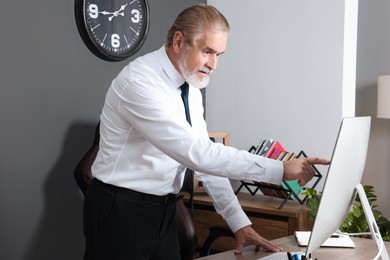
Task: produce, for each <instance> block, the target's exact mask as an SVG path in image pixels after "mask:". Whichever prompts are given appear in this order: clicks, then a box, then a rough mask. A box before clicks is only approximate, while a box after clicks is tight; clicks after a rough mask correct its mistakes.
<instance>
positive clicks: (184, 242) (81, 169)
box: [73, 122, 197, 260]
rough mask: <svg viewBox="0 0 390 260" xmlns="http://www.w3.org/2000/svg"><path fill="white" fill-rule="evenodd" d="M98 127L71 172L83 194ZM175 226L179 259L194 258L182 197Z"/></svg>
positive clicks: (193, 237)
mask: <svg viewBox="0 0 390 260" xmlns="http://www.w3.org/2000/svg"><path fill="white" fill-rule="evenodd" d="M99 128H100V122H99V123H98V124H97V126H96V128H95V138H94V140H93V143H92V146H91V147H90V148H89V150H88V151H87V153H86V154H85V155H84V156H83V157H82V158H81V160H80V161H79V163H78V164H77V166H76V168H75V169H74V172H73V174H74V178H75V180H76V183H77V185H78V186H79V188H80V190H81V192H82V193H83V194H84V195H85V194H86V192H87V190H88V186H89V184H90V183H91V180H92V178H93V177H92V171H91V166H92V164H93V162H94V161H95V159H96V155H97V153H98V151H99V140H100V132H99ZM176 227H177V232H178V237H179V243H180V255H181V259H182V260H191V259H193V258H194V256H195V252H196V245H197V235H196V230H195V226H194V223H193V221H192V217H191V214H190V213H189V211H188V209H187V207H186V206H185V205H184V202H183V200H182V199H179V200H178V201H177V203H176Z"/></svg>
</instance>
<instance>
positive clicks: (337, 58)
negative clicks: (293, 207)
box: [207, 0, 390, 218]
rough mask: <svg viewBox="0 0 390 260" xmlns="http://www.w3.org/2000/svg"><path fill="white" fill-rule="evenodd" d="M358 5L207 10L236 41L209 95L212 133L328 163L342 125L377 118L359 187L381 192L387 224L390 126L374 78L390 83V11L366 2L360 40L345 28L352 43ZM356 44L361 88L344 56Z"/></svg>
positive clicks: (305, 3) (219, 2) (254, 4)
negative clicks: (265, 142)
mask: <svg viewBox="0 0 390 260" xmlns="http://www.w3.org/2000/svg"><path fill="white" fill-rule="evenodd" d="M356 2H357V0H356V1H355V0H345V1H339V0H331V1H310V0H297V1H283V0H274V1H272V0H271V1H256V0H251V1H250V0H246V1H245V2H243V3H241V5H242V6H240V5H238V4H237V2H231V1H223V0H209V1H208V3H209V4H213V5H215V6H217V7H218V8H219V9H220V10H221V11H222V12H223V13H224V14H225V15H226V17H227V18H228V20H229V22H230V23H231V27H232V33H231V36H230V39H229V44H228V48H227V51H226V54H224V55H223V57H221V60H220V63H219V66H218V69H217V72H216V73H215V75H213V78H212V81H211V85H210V86H209V87H208V88H207V122H208V125H209V129H210V130H213V131H230V132H231V139H232V140H231V142H232V145H233V146H236V147H238V148H242V149H245V150H246V149H248V148H249V147H250V146H251V145H253V144H254V145H257V143H256V142H257V141H258V140H260V138H262V137H273V138H274V139H277V140H281V141H282V143H283V144H284V145H285V148H286V149H288V150H293V151H295V150H299V149H304V150H305V151H307V153H308V154H309V155H316V156H324V157H329V156H330V154H331V148H332V146H333V144H334V139H335V137H336V132H337V128H338V124H339V121H340V119H341V117H342V116H349V115H350V114H351V113H353V112H351V111H355V109H356V116H366V115H370V116H372V126H371V136H370V145H369V151H368V157H367V162H366V171H365V174H364V176H363V181H362V182H363V184H370V185H373V186H374V187H375V190H376V193H377V195H378V205H379V209H380V210H381V211H382V212H383V213H384V215H385V216H386V217H387V218H390V203H389V202H388V198H389V197H390V189H389V188H388V187H389V185H390V160H389V159H388V158H389V156H390V120H386V119H377V118H376V101H377V100H376V95H377V90H376V84H377V82H376V80H377V76H378V75H382V74H390V34H389V31H390V16H389V15H388V10H390V2H389V1H388V0H378V1H374V2H373V1H370V0H360V1H359V8H358V9H359V10H358V31H357V36H356V35H351V33H352V34H353V31H354V29H356V28H351V27H346V28H345V29H346V31H345V32H346V35H347V37H349V38H346V39H345V38H343V37H344V19H345V16H344V11H345V10H344V4H346V6H347V9H349V10H347V17H349V16H350V15H351V13H349V12H351V11H352V13H353V11H356V10H354V6H355V4H356ZM282 6H283V8H282ZM348 19H349V22H350V23H352V24H353V23H354V17H349V18H348ZM347 24H348V22H347ZM355 33H356V32H355ZM351 37H352V38H354V37H355V38H356V37H357V64H355V65H356V79H354V78H351V76H348V77H347V78H346V77H344V78H343V74H344V73H346V72H347V74H349V73H353V72H354V68H353V66H354V64H353V62H354V61H352V62H351V59H350V57H351V56H349V55H353V53H354V52H355V49H354V48H355V47H356V46H354V43H353V42H351V43H349V45H348V44H347V45H346V46H345V50H346V51H347V52H344V49H343V44H344V43H343V42H344V40H346V42H348V41H351ZM351 44H352V45H351ZM345 54H347V56H346V57H347V58H348V57H349V60H348V59H347V60H346V61H345V62H344V60H343V56H344V55H345ZM355 54H356V53H355ZM353 59H354V58H353ZM343 64H344V66H347V68H346V70H345V68H344V71H343ZM352 77H353V76H352ZM355 80H356V93H351V85H350V84H354V81H355ZM343 82H344V83H347V84H349V85H348V88H347V90H346V89H344V91H347V92H344V94H345V95H347V96H342V95H343V94H342V93H343V89H342V84H343ZM355 95H356V107H355V99H354V98H355ZM275 97H277V98H276V99H275ZM350 98H353V100H350ZM342 102H344V103H342ZM347 103H348V105H347V107H345V105H346V104H347ZM351 106H352V107H351ZM323 171H326V169H324V170H323Z"/></svg>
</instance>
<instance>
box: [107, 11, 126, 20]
mask: <svg viewBox="0 0 390 260" xmlns="http://www.w3.org/2000/svg"><path fill="white" fill-rule="evenodd" d="M118 15H120V16H125V13H117V12H115V13H114V14H113V15H112V16H110V17H108V20H109V21H110V22H111V21H112V19H113V18H114V17H116V16H118Z"/></svg>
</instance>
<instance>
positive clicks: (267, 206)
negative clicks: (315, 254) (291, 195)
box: [194, 192, 311, 251]
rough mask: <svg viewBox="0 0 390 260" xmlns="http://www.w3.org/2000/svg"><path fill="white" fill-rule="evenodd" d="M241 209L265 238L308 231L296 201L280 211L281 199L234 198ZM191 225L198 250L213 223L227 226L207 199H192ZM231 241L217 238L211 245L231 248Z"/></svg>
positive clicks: (303, 208)
mask: <svg viewBox="0 0 390 260" xmlns="http://www.w3.org/2000/svg"><path fill="white" fill-rule="evenodd" d="M237 197H238V199H239V201H240V203H241V206H242V208H243V209H244V211H245V212H246V214H247V215H248V217H249V218H250V220H251V221H252V227H253V229H255V230H256V231H257V232H258V233H259V234H260V235H261V236H263V237H264V238H266V239H276V238H280V237H285V236H289V235H293V234H294V231H296V230H302V231H305V230H311V223H310V221H309V216H308V212H309V209H308V208H307V207H306V206H303V205H300V204H299V203H298V202H296V201H288V202H287V203H286V204H285V206H284V207H283V208H282V209H280V210H279V209H278V207H279V205H280V203H282V200H281V199H278V198H274V197H270V196H262V195H259V194H256V195H255V196H252V195H251V194H249V193H241V192H240V193H239V194H238V195H237ZM194 209H195V210H194V225H195V229H196V232H197V236H198V247H199V248H201V247H202V246H203V243H204V241H205V239H206V238H207V236H208V235H209V230H208V229H209V227H210V226H212V225H215V224H226V222H225V221H224V220H223V219H222V217H221V216H220V215H219V214H217V213H216V212H215V209H214V207H213V205H212V203H211V199H210V198H209V197H208V196H207V195H206V196H195V197H194ZM234 246H235V241H234V239H233V238H220V239H218V240H217V241H216V242H215V243H214V244H213V246H212V248H213V249H215V250H217V251H227V250H231V249H234Z"/></svg>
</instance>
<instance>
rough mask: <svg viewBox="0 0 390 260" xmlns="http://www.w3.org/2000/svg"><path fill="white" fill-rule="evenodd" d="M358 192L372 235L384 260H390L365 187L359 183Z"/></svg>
mask: <svg viewBox="0 0 390 260" xmlns="http://www.w3.org/2000/svg"><path fill="white" fill-rule="evenodd" d="M356 190H357V193H358V194H359V198H360V202H361V203H362V207H363V210H364V214H365V216H366V219H367V223H368V226H369V227H370V231H371V235H372V237H373V239H374V240H375V242H376V245H377V247H378V251H379V252H380V255H381V257H382V260H390V258H389V254H388V252H387V249H386V246H385V244H384V242H383V239H382V236H381V233H380V231H379V228H378V225H377V223H376V221H375V218H374V214H373V213H372V210H371V206H370V203H369V202H368V199H367V196H366V193H365V191H364V189H363V186H362V185H361V184H360V183H359V184H358V185H356Z"/></svg>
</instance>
